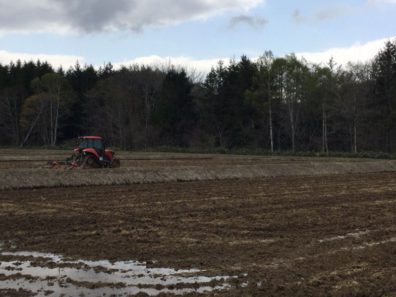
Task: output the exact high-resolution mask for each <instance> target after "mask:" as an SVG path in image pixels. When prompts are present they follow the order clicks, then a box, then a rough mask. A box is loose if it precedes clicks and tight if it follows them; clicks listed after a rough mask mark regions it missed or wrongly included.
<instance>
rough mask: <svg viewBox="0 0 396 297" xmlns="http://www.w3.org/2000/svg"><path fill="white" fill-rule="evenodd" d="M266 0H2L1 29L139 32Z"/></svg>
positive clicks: (12, 30) (18, 30)
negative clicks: (148, 27) (147, 28)
mask: <svg viewBox="0 0 396 297" xmlns="http://www.w3.org/2000/svg"><path fill="white" fill-rule="evenodd" d="M264 1H265V0H217V1H216V0H188V1H180V0H112V1H110V0H84V1H82V0H68V1H66V0H18V1H9V0H0V7H1V10H0V32H3V33H4V32H5V33H7V32H57V33H65V32H101V31H114V30H133V31H139V30H142V29H144V28H145V27H147V26H163V25H171V24H177V23H181V22H185V21H189V20H195V19H205V18H208V17H211V16H214V15H218V14H222V13H224V12H226V11H238V12H241V11H242V12H246V11H248V10H250V9H252V8H254V7H256V6H257V5H259V4H261V3H264Z"/></svg>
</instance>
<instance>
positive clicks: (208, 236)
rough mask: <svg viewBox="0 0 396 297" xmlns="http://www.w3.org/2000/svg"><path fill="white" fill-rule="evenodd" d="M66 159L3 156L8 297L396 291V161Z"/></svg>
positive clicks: (1, 269) (2, 258)
mask: <svg viewBox="0 0 396 297" xmlns="http://www.w3.org/2000/svg"><path fill="white" fill-rule="evenodd" d="M68 154H69V152H67V151H30V150H18V151H16V152H14V151H12V150H1V151H0V180H1V182H0V184H1V186H2V187H3V190H1V191H0V295H1V296H3V295H5V296H59V295H60V294H61V293H64V294H65V296H135V295H136V294H138V295H139V296H148V295H159V294H160V295H161V294H162V296H168V295H173V294H182V295H183V294H184V295H188V296H202V295H204V296H205V295H207V296H212V295H217V296H389V297H390V296H396V257H395V255H396V226H395V214H396V169H395V168H396V167H395V163H394V161H384V160H366V159H333V158H296V157H257V156H236V155H204V154H202V155H192V154H173V153H130V152H120V153H119V157H120V158H121V166H122V167H121V168H119V169H89V170H78V169H77V170H66V171H60V170H50V169H46V168H45V167H46V161H48V160H53V159H55V160H56V159H63V158H65V157H66V156H68ZM54 180H55V182H54ZM74 185H78V187H76V186H74ZM55 186H56V187H55ZM6 188H8V189H6ZM20 251H24V252H25V253H18V252H20ZM34 252H36V253H34ZM37 252H39V253H37ZM40 253H52V254H49V255H46V254H40ZM58 255H60V256H61V257H64V258H62V259H61V260H59V259H58V257H60V256H58ZM57 259H58V260H57ZM98 260H110V261H111V262H105V261H101V262H92V261H98ZM130 260H136V261H141V262H145V263H146V264H145V265H147V266H148V267H149V268H145V269H146V270H141V271H140V272H139V271H138V272H136V271H133V269H132V268H131V267H132V266H133V265H132V264H129V265H131V266H128V265H127V264H128V263H129V262H116V261H130ZM2 263H3V264H2ZM95 263H101V264H95ZM112 263H113V264H112ZM117 263H118V264H117ZM125 263H126V264H125ZM90 265H91V266H90ZM92 265H99V266H95V267H94V268H92V267H93V266H92ZM117 265H119V266H120V267H121V268H114V266H117ZM152 267H155V268H167V269H164V270H155V269H154V270H153V272H152V275H151V276H150V277H144V273H146V272H147V271H150V269H152ZM170 268H173V269H175V270H171V269H170ZM178 269H184V270H178ZM191 269H192V270H191ZM58 271H59V272H58ZM158 271H160V272H158ZM173 274H175V275H176V276H173ZM117 275H118V276H120V275H121V276H122V277H119V278H117Z"/></svg>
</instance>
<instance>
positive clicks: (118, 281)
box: [0, 252, 236, 296]
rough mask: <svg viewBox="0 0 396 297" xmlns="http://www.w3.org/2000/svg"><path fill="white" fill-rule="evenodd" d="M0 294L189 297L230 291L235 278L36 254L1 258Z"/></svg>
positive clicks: (141, 264) (12, 255)
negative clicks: (168, 296)
mask: <svg viewBox="0 0 396 297" xmlns="http://www.w3.org/2000/svg"><path fill="white" fill-rule="evenodd" d="M0 257H1V260H0V289H15V290H19V289H23V290H27V291H31V292H33V294H35V296H110V295H111V296H129V295H134V294H138V293H146V294H148V295H150V296H156V295H159V294H161V293H166V294H174V295H183V294H187V293H208V292H213V291H222V290H226V289H229V288H230V287H231V286H230V284H229V281H230V280H231V279H233V278H236V277H235V276H233V277H231V276H205V275H203V271H201V270H198V269H185V270H176V269H172V268H151V267H147V265H146V263H142V262H136V261H118V262H110V261H107V260H103V261H87V260H78V261H71V260H67V259H65V258H64V257H62V256H60V255H54V254H47V253H35V252H1V253H0Z"/></svg>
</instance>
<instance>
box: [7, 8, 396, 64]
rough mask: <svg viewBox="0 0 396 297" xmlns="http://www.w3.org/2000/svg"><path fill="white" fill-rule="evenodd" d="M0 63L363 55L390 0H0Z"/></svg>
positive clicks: (377, 38)
mask: <svg viewBox="0 0 396 297" xmlns="http://www.w3.org/2000/svg"><path fill="white" fill-rule="evenodd" d="M0 5H1V10H0V63H3V64H4V63H9V62H10V61H11V60H14V61H15V60H17V59H21V60H31V59H33V60H36V59H40V60H47V61H49V62H50V63H51V64H53V65H54V66H55V67H58V66H59V65H63V67H65V68H68V67H70V66H71V65H74V64H75V63H76V61H77V60H78V61H79V63H80V64H93V65H95V66H100V65H103V64H104V63H107V62H111V63H113V64H114V65H120V64H124V65H126V64H130V63H144V64H152V63H154V64H156V65H161V64H168V63H172V64H178V65H182V66H186V67H189V68H191V69H196V70H198V71H203V72H206V71H208V69H210V67H211V66H212V65H214V64H216V62H217V61H218V60H219V59H223V60H225V61H227V60H229V59H230V58H239V57H240V56H241V55H242V54H246V55H247V56H249V57H251V58H252V59H254V58H256V57H258V56H259V55H261V54H262V53H263V52H264V51H265V50H272V51H273V52H274V54H275V56H284V55H286V54H290V53H296V54H297V55H298V56H299V57H301V56H304V57H305V58H306V59H307V60H309V61H313V62H326V61H328V60H329V59H330V57H333V58H334V59H335V60H336V62H338V63H339V64H346V63H347V62H348V61H353V62H357V61H362V62H364V61H367V60H369V59H371V58H372V57H373V56H374V55H375V54H376V53H377V52H378V50H379V49H380V48H382V47H383V45H384V43H385V41H387V40H390V39H392V38H395V37H396V22H395V17H396V0H333V1H324V0H300V1H295V0H277V1H276V0H15V1H9V0H0Z"/></svg>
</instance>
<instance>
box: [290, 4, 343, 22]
mask: <svg viewBox="0 0 396 297" xmlns="http://www.w3.org/2000/svg"><path fill="white" fill-rule="evenodd" d="M349 11H350V7H347V6H342V7H341V6H333V7H328V8H325V9H322V10H318V11H316V12H314V13H313V14H312V15H308V16H306V15H303V14H302V13H301V11H300V10H299V9H296V10H294V11H293V14H292V19H293V21H294V22H295V23H297V24H301V23H318V22H323V21H329V20H333V19H336V18H338V17H340V16H342V15H344V14H346V13H348V12H349Z"/></svg>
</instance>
